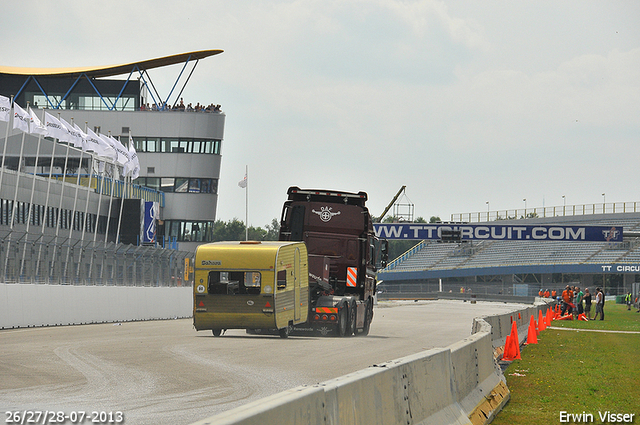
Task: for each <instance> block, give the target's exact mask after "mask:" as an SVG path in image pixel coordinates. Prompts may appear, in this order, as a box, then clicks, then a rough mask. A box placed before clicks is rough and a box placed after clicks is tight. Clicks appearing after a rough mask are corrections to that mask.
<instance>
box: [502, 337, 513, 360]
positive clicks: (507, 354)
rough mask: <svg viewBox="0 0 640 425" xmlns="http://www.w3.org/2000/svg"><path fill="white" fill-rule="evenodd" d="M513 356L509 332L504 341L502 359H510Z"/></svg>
mask: <svg viewBox="0 0 640 425" xmlns="http://www.w3.org/2000/svg"><path fill="white" fill-rule="evenodd" d="M514 358H515V354H514V353H513V346H512V345H511V334H509V335H507V339H506V340H505V341H504V351H503V352H502V360H506V361H512V360H513V359H514Z"/></svg>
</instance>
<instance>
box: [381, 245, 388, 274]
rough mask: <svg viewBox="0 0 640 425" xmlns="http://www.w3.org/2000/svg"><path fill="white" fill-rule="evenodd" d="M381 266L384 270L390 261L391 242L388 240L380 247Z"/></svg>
mask: <svg viewBox="0 0 640 425" xmlns="http://www.w3.org/2000/svg"><path fill="white" fill-rule="evenodd" d="M380 257H381V258H380V264H381V265H382V268H385V267H387V262H388V261H389V241H387V240H386V239H385V240H383V241H382V244H381V245H380Z"/></svg>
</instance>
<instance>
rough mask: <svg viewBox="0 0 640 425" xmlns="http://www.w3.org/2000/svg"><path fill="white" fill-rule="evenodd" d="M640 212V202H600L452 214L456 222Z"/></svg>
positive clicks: (452, 219) (452, 218)
mask: <svg viewBox="0 0 640 425" xmlns="http://www.w3.org/2000/svg"><path fill="white" fill-rule="evenodd" d="M632 212H633V213H635V212H640V202H612V203H599V204H582V205H562V206H555V207H536V208H521V209H510V210H497V211H484V212H471V213H457V214H451V221H455V222H466V223H474V222H486V221H494V220H513V219H527V218H538V217H540V218H544V217H563V216H578V215H594V214H619V213H632Z"/></svg>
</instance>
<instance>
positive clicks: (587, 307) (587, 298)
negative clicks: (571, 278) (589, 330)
mask: <svg viewBox="0 0 640 425" xmlns="http://www.w3.org/2000/svg"><path fill="white" fill-rule="evenodd" d="M584 314H585V316H587V318H588V319H589V320H591V292H589V288H584Z"/></svg>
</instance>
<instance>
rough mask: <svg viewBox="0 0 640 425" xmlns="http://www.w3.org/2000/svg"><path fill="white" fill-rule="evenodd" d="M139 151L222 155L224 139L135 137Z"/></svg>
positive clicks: (135, 143)
mask: <svg viewBox="0 0 640 425" xmlns="http://www.w3.org/2000/svg"><path fill="white" fill-rule="evenodd" d="M133 143H134V146H135V148H136V151H137V152H147V153H204V154H213V155H220V152H221V148H222V141H221V140H216V139H192V138H177V137H134V138H133Z"/></svg>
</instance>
